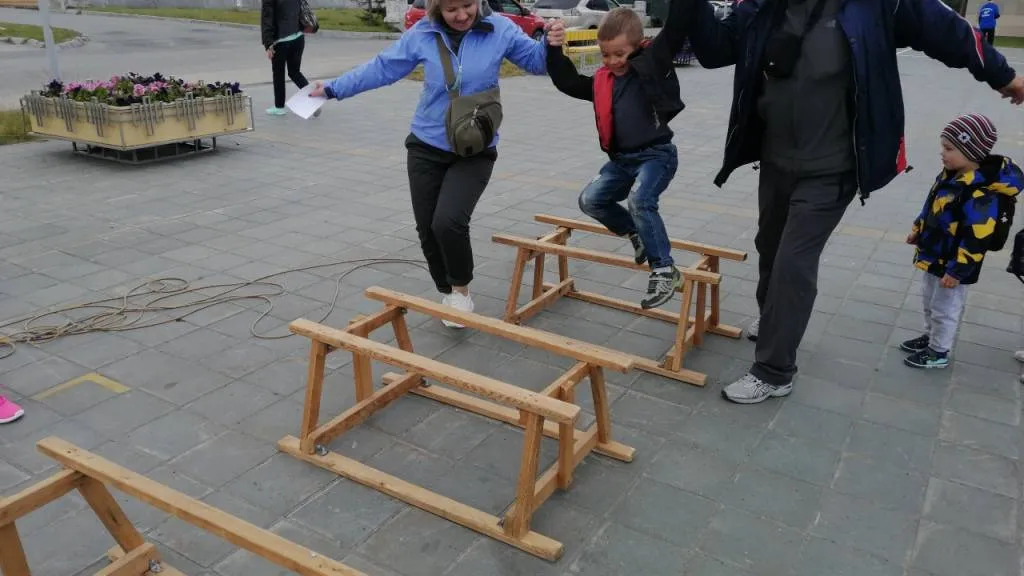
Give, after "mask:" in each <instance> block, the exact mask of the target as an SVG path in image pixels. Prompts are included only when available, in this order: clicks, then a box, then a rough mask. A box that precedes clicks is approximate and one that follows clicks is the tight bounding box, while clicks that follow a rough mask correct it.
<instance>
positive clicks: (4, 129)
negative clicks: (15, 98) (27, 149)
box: [0, 110, 32, 146]
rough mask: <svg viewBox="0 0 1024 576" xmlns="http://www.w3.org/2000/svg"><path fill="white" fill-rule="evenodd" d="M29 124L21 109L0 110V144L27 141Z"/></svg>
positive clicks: (28, 138)
mask: <svg viewBox="0 0 1024 576" xmlns="http://www.w3.org/2000/svg"><path fill="white" fill-rule="evenodd" d="M28 130H29V125H28V122H27V121H26V119H25V116H24V115H23V114H22V113H21V110H0V146H3V145H4V144H17V143H18V142H28V141H29V140H31V139H32V136H30V135H29V134H28Z"/></svg>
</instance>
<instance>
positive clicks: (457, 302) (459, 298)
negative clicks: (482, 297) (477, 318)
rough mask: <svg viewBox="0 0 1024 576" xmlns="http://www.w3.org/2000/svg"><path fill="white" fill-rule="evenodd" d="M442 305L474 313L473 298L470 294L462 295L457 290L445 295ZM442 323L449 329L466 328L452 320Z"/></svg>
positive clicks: (442, 321)
mask: <svg viewBox="0 0 1024 576" xmlns="http://www.w3.org/2000/svg"><path fill="white" fill-rule="evenodd" d="M441 303H442V304H444V305H445V306H451V307H452V308H455V309H456V310H458V311H460V312H472V311H473V297H472V296H470V295H469V294H462V293H461V292H458V291H456V290H452V293H451V294H445V296H444V299H443V300H442V301H441ZM441 323H442V324H444V325H445V326H447V327H448V328H465V326H463V325H462V324H458V323H455V322H452V321H450V320H441Z"/></svg>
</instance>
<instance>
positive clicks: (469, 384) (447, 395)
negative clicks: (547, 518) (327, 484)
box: [278, 287, 634, 560]
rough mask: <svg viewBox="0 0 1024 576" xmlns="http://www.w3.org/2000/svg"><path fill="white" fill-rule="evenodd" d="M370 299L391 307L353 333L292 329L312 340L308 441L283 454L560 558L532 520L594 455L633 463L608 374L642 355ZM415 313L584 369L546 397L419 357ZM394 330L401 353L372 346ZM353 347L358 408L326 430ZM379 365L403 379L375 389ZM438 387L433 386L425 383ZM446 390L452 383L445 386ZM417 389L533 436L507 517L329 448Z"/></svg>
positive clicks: (388, 298) (296, 441) (371, 293)
mask: <svg viewBox="0 0 1024 576" xmlns="http://www.w3.org/2000/svg"><path fill="white" fill-rule="evenodd" d="M366 296H367V297H369V298H371V299H374V300H378V301H380V302H382V303H383V304H384V308H383V309H382V310H381V311H379V312H376V313H374V314H372V315H370V316H366V317H362V318H360V319H357V320H355V321H353V322H352V323H351V324H350V325H349V326H348V327H346V328H345V329H338V328H331V327H328V326H324V325H322V324H317V323H315V322H311V321H309V320H304V319H299V320H296V321H294V322H292V323H291V325H290V328H291V331H292V332H294V333H295V334H299V335H301V336H305V337H307V338H309V339H310V340H311V349H310V357H309V373H308V382H307V385H306V400H305V409H304V411H303V417H302V427H301V429H300V431H299V437H298V438H296V437H294V436H286V437H285V438H283V439H281V441H280V442H278V447H279V448H280V449H281V450H282V451H283V452H286V453H288V454H291V455H292V456H295V457H297V458H299V459H302V460H305V461H306V462H310V463H312V464H315V465H317V466H319V467H321V468H324V469H326V470H329V471H332V472H334V473H336V474H339V475H341V476H344V477H346V478H348V479H350V480H353V481H355V482H358V483H360V484H363V485H364V486H367V487H369V488H373V489H375V490H378V491H380V492H383V493H385V494H388V495H390V496H392V497H394V498H397V499H399V500H402V501H404V502H407V503H409V504H411V505H413V506H416V507H418V508H421V509H423V510H426V511H427V512H430V513H432V514H436V515H438V516H440V517H442V518H446V519H448V520H450V521H452V522H455V523H457V524H460V525H462V526H465V527H466V528H470V529H472V530H476V531H477V532H479V533H481V534H484V535H487V536H490V537H491V538H495V539H497V540H499V541H501V542H505V543H506V544H510V545H512V546H515V547H517V548H519V549H521V550H524V551H526V552H529V553H531V554H533V555H535V556H539V557H541V558H544V559H546V560H557V559H558V558H559V557H560V556H561V554H562V550H563V546H562V543H561V542H558V541H557V540H553V539H552V538H549V537H547V536H544V535H542V534H538V533H537V532H534V531H531V530H530V518H531V517H532V516H533V513H534V512H535V511H536V510H537V508H539V507H540V506H541V504H543V503H544V502H545V501H546V500H547V499H548V498H549V497H551V495H552V494H553V493H554V491H555V489H556V488H558V489H562V490H566V489H568V488H569V486H570V484H571V483H572V476H573V471H574V470H575V469H576V466H578V465H579V463H580V462H581V461H582V460H583V458H584V457H585V456H586V455H587V454H589V453H590V452H591V451H593V452H597V453H599V454H603V455H605V456H609V457H611V458H615V459H617V460H621V461H623V462H631V461H632V460H633V453H634V450H633V448H630V447H629V446H625V445H623V444H620V443H619V442H616V441H614V440H612V437H611V418H610V413H609V408H608V395H607V391H606V389H605V380H604V369H606V368H608V369H612V370H615V371H618V372H627V371H629V370H630V369H631V368H632V367H633V364H634V361H633V358H632V357H630V356H627V355H624V354H622V353H620V352H615V351H613V350H608V349H606V348H602V347H600V346H594V345H591V344H586V343H583V342H578V341H575V340H572V339H570V338H564V337H561V336H557V335H554V334H550V333H547V332H542V331H540V330H535V329H532V328H525V327H521V326H514V325H511V324H508V323H506V322H502V321H501V320H499V319H497V318H489V317H487V316H481V315H479V314H473V313H466V312H460V311H458V310H455V309H453V308H450V307H448V306H443V305H441V304H438V303H435V302H431V301H429V300H426V299H424V298H419V297H416V296H410V295H407V294H402V293H400V292H394V291H391V290H385V289H383V288H379V287H371V288H368V289H367V290H366ZM407 310H414V311H416V312H420V313H423V314H426V315H428V316H432V317H434V318H438V319H444V320H451V321H453V322H457V323H459V324H462V325H463V326H465V327H466V328H470V329H476V330H479V331H481V332H486V333H489V334H493V335H496V336H500V337H504V338H508V339H509V340H513V341H515V342H519V343H521V344H526V345H528V346H537V347H540V348H543V349H545V350H547V351H549V352H553V353H555V354H559V355H561V356H565V357H568V358H572V359H574V360H576V364H575V365H574V366H573V367H572V368H570V369H569V370H568V371H567V372H566V373H565V374H563V375H562V376H560V377H559V378H557V379H556V380H555V381H554V382H552V383H551V385H549V386H548V387H547V388H545V389H544V390H543V391H541V392H533V391H530V390H526V389H524V388H520V387H518V386H513V385H511V384H507V383H505V382H501V381H499V380H495V379H493V378H488V377H486V376H481V375H479V374H475V373H473V372H470V371H468V370H463V369H461V368H457V367H455V366H451V365H448V364H445V363H442V362H439V361H437V360H433V359H431V358H427V357H424V356H420V355H418V354H416V353H415V352H413V347H412V339H411V338H410V335H409V330H408V327H407V325H406V322H405V313H406V311H407ZM388 324H390V325H391V326H392V329H393V330H394V334H395V341H396V343H397V345H398V347H397V348H396V347H393V346H389V345H387V344H381V343H379V342H375V341H373V340H370V339H368V336H369V334H370V333H371V332H373V331H374V330H376V329H378V328H381V327H384V326H386V325H388ZM340 349H344V350H347V351H349V352H351V353H352V354H353V370H354V376H355V390H356V404H355V405H354V406H352V407H351V408H349V409H348V410H346V411H345V412H343V413H342V414H341V415H339V416H337V417H336V418H333V419H332V420H330V421H328V422H326V423H324V424H322V425H320V424H319V418H320V399H321V395H322V390H323V381H324V365H325V360H326V357H327V354H328V353H330V352H332V351H335V350H340ZM371 360H377V361H380V362H384V363H386V364H389V365H392V366H395V367H398V368H401V369H402V370H404V371H405V372H404V373H402V374H394V373H388V374H385V375H384V376H383V387H381V388H379V389H376V390H375V389H374V385H373V374H372V370H371ZM584 378H589V380H590V386H591V391H592V393H593V398H594V411H595V413H596V417H597V418H596V422H595V423H594V424H593V425H592V426H591V427H590V428H589V429H587V430H579V429H577V428H576V426H575V422H576V419H577V417H578V415H579V413H580V407H579V406H578V405H577V404H575V389H576V386H577V385H578V384H579V383H580V382H581V381H583V379H584ZM427 379H429V380H432V381H434V382H436V383H430V384H428V383H427V382H426V380H427ZM442 384H443V386H442ZM408 392H412V393H414V394H418V395H421V396H425V397H427V398H432V399H434V400H437V401H439V402H443V403H445V404H449V405H451V406H455V407H458V408H461V409H464V410H467V411H470V412H474V413H476V414H480V415H482V416H487V417H489V418H493V419H496V420H499V421H502V422H505V423H508V424H512V425H514V426H518V427H520V428H524V429H525V431H526V434H525V440H524V443H523V450H522V455H521V459H520V468H519V474H518V481H517V484H516V493H515V500H514V501H513V502H512V504H510V505H509V506H508V507H507V508H506V509H505V513H504V514H503V515H502V517H501V518H499V517H497V516H494V515H492V514H489V513H487V512H484V511H483V510H479V509H477V508H473V507H471V506H468V505H466V504H463V503H462V502H459V501H457V500H454V499H452V498H449V497H447V496H443V495H441V494H438V493H436V492H432V491H430V490H427V489H425V488H422V487H420V486H417V485H415V484H412V483H410V482H407V481H405V480H402V479H401V478H398V477H396V476H393V475H390V474H386V473H384V472H382V471H380V470H377V469H376V468H373V467H371V466H367V465H366V464H363V463H362V462H359V461H357V460H353V459H351V458H347V457H345V456H343V455H341V454H338V453H337V452H332V451H330V450H329V449H328V448H327V445H328V443H329V442H330V441H331V440H333V439H334V438H337V437H338V436H339V435H341V434H342V433H344V432H345V431H347V430H350V429H352V428H354V427H356V426H357V425H359V424H360V423H361V422H363V421H364V420H366V419H367V418H369V417H370V415H372V414H373V413H374V412H377V411H378V410H380V409H382V408H384V407H385V406H387V405H388V404H389V403H391V402H392V401H394V400H396V399H398V398H400V397H401V396H403V395H404V394H406V393H408ZM544 436H548V437H551V438H555V439H557V440H558V458H557V460H556V462H555V463H554V464H553V465H552V466H551V467H550V468H549V469H548V470H546V471H545V472H543V473H542V474H541V475H540V477H539V478H538V476H537V472H538V460H539V457H540V444H541V439H542V438H543V437H544Z"/></svg>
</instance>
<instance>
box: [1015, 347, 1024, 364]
mask: <svg viewBox="0 0 1024 576" xmlns="http://www.w3.org/2000/svg"><path fill="white" fill-rule="evenodd" d="M1013 358H1014V359H1015V360H1016V361H1017V362H1024V350H1017V351H1016V352H1014V353H1013Z"/></svg>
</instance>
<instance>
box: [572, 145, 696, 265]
mask: <svg viewBox="0 0 1024 576" xmlns="http://www.w3.org/2000/svg"><path fill="white" fill-rule="evenodd" d="M678 166H679V156H678V153H677V152H676V146H675V144H671V143H670V144H660V145H658V146H652V147H650V148H647V149H645V150H642V151H640V152H634V153H631V154H619V155H617V156H616V157H615V159H614V160H611V161H609V162H608V163H607V164H605V165H604V166H602V167H601V171H600V172H599V173H598V175H597V177H596V178H594V179H593V180H592V181H591V182H590V184H588V185H587V187H586V188H584V189H583V192H581V193H580V210H582V211H583V213H584V214H586V215H587V216H590V217H591V218H593V219H595V220H597V221H598V222H600V223H601V224H603V225H604V227H605V228H607V229H609V230H611V231H612V233H614V234H617V235H619V236H626V235H628V234H632V233H634V232H636V233H637V234H638V235H639V236H640V240H641V241H643V243H644V250H645V251H646V252H647V262H648V263H649V264H650V266H651V268H652V269H654V268H664V267H666V266H671V265H672V264H673V260H672V246H671V245H670V244H669V242H668V233H667V232H666V231H665V223H664V222H663V221H662V220H661V215H660V214H658V197H659V196H661V193H662V192H664V191H665V188H668V184H669V182H671V181H672V178H673V177H674V176H675V175H676V168H677V167H678ZM634 182H635V183H636V187H635V188H634V186H633V184H634ZM623 200H626V204H627V206H629V211H626V209H625V208H623V207H622V206H621V205H620V204H619V202H622V201H623Z"/></svg>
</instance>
